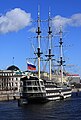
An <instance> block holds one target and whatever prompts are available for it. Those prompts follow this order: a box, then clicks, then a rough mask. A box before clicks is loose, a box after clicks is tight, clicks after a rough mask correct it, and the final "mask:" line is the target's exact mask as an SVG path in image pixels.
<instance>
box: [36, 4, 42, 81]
mask: <svg viewBox="0 0 81 120" xmlns="http://www.w3.org/2000/svg"><path fill="white" fill-rule="evenodd" d="M40 22H41V20H40V8H39V6H38V20H37V24H38V27H37V31H36V33H37V39H38V48H37V56H38V78H39V79H40V56H41V54H42V53H41V52H40V39H41V35H40V34H41V30H40Z"/></svg>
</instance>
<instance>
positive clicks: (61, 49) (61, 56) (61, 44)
mask: <svg viewBox="0 0 81 120" xmlns="http://www.w3.org/2000/svg"><path fill="white" fill-rule="evenodd" d="M59 34H60V41H59V44H60V46H59V47H60V61H59V63H60V72H61V84H62V83H63V63H64V62H65V61H63V41H62V34H63V32H62V27H61V26H60V32H59Z"/></svg>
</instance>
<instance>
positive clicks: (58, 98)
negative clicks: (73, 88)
mask: <svg viewBox="0 0 81 120" xmlns="http://www.w3.org/2000/svg"><path fill="white" fill-rule="evenodd" d="M47 99H48V100H60V97H50V98H47Z"/></svg>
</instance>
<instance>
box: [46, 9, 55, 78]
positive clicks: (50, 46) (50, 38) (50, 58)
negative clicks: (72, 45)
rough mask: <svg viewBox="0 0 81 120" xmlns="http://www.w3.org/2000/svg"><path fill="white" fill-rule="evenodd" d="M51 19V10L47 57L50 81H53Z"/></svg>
mask: <svg viewBox="0 0 81 120" xmlns="http://www.w3.org/2000/svg"><path fill="white" fill-rule="evenodd" d="M51 24H52V23H51V18H50V10H49V17H48V39H49V54H48V55H46V57H48V59H49V79H50V80H51V61H52V56H54V55H52V54H51V53H52V52H51V48H52V29H51Z"/></svg>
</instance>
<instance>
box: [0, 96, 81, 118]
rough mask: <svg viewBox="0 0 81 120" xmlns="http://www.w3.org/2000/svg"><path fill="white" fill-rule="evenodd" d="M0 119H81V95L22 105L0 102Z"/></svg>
mask: <svg viewBox="0 0 81 120" xmlns="http://www.w3.org/2000/svg"><path fill="white" fill-rule="evenodd" d="M0 120H81V96H73V97H71V98H69V99H67V100H62V101H51V102H48V103H44V104H29V105H27V106H23V107H18V103H17V101H8V102H7V101H6V102H0Z"/></svg>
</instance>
